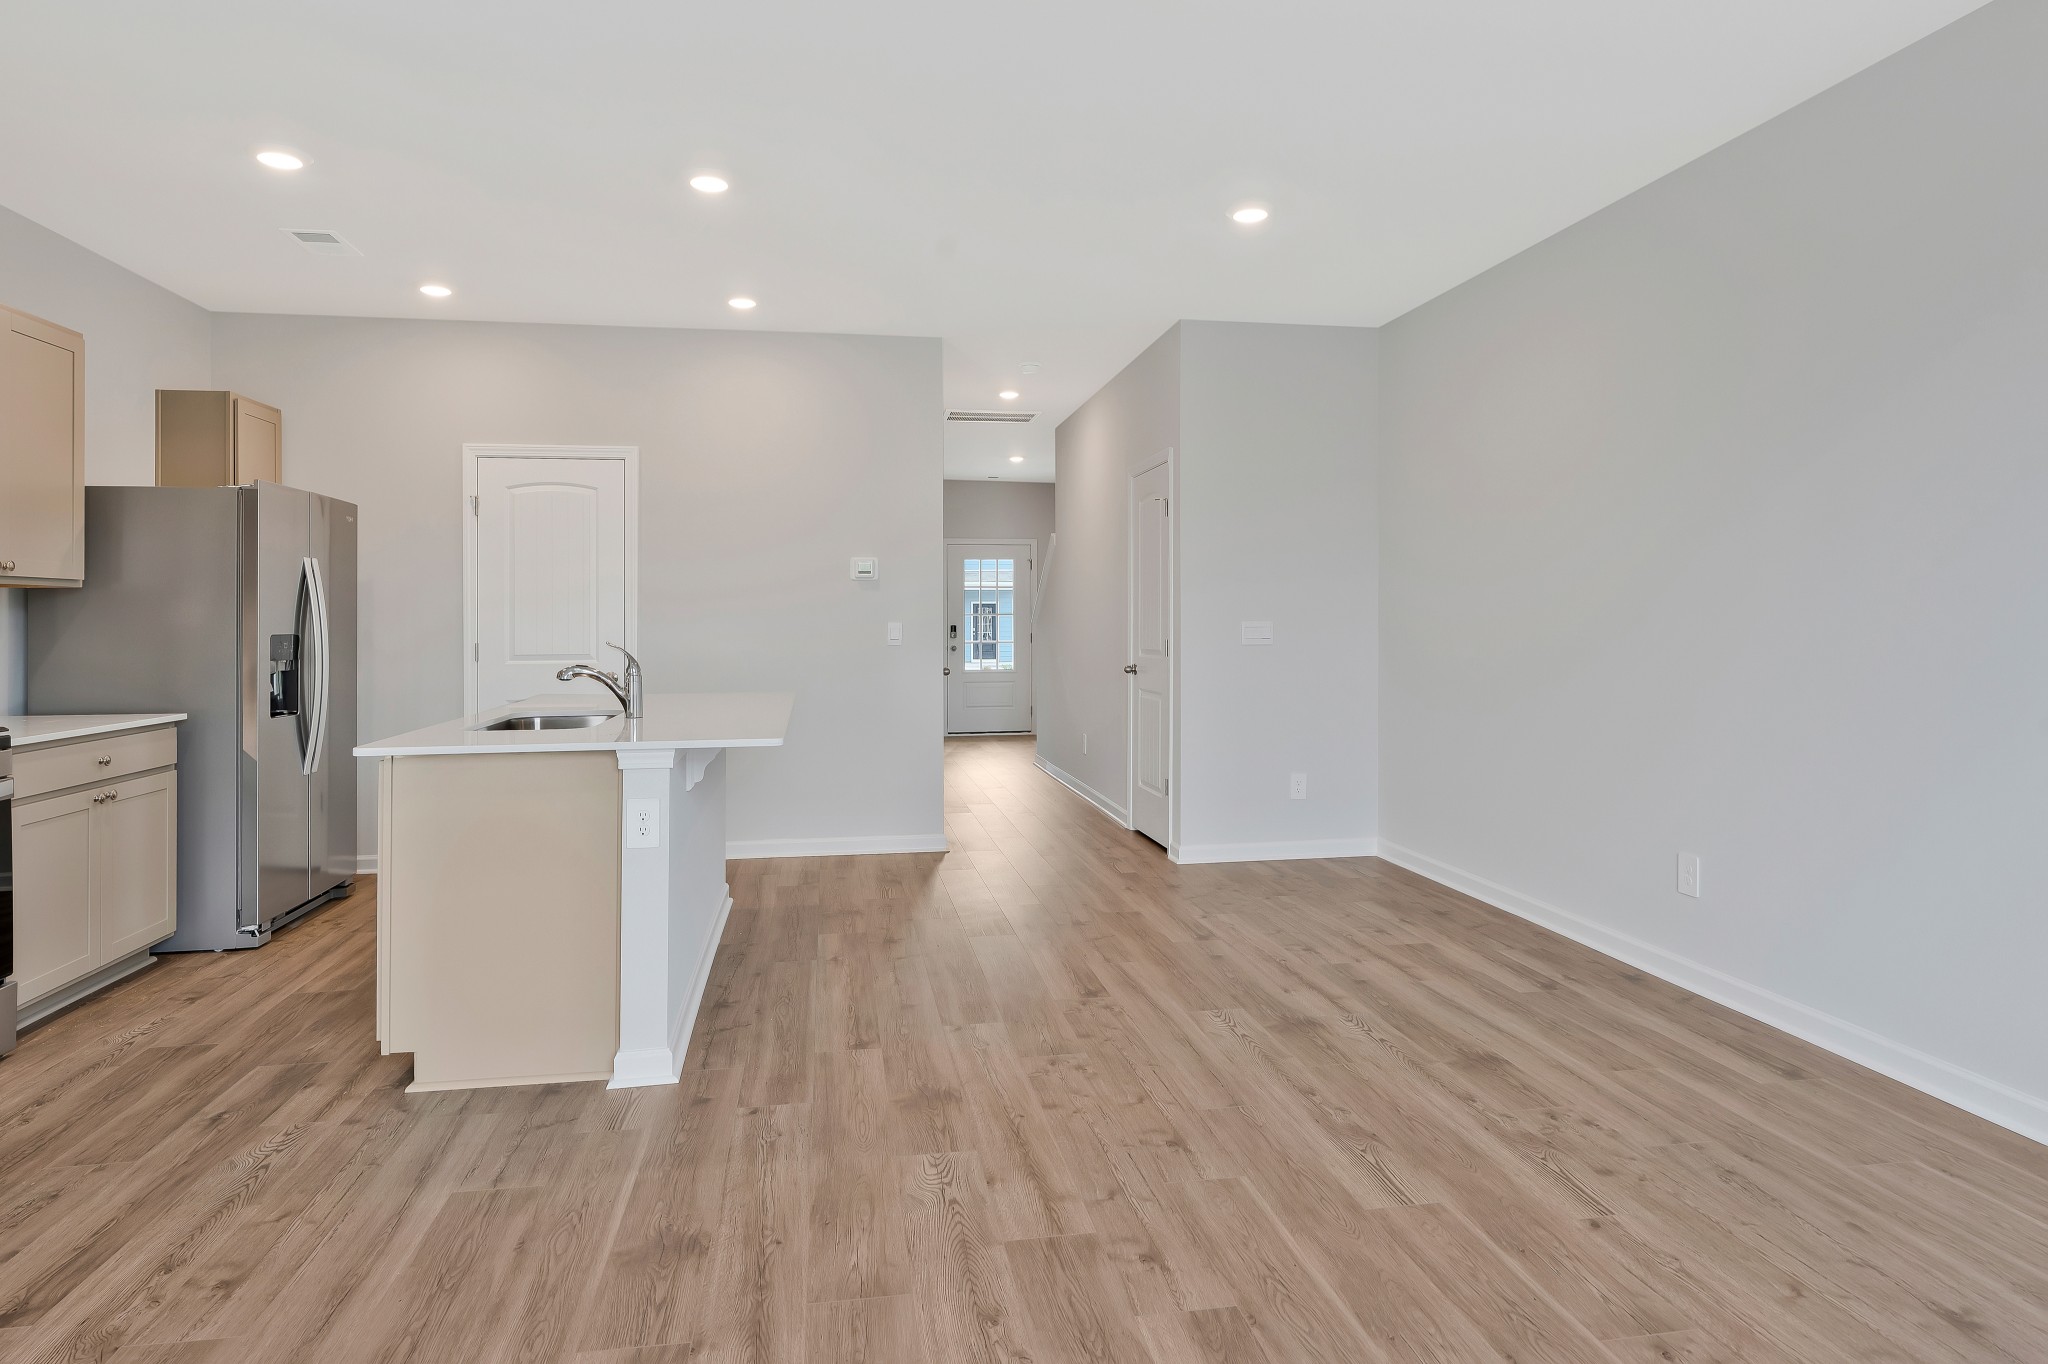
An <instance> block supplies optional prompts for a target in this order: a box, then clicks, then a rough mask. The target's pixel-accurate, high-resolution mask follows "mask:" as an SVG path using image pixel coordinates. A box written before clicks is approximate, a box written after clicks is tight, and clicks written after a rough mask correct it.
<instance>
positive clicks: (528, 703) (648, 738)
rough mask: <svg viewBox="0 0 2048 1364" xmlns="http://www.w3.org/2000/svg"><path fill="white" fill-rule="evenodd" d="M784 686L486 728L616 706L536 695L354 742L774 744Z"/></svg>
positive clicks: (687, 695)
mask: <svg viewBox="0 0 2048 1364" xmlns="http://www.w3.org/2000/svg"><path fill="white" fill-rule="evenodd" d="M794 701H795V698H794V697H793V696H792V695H791V694H790V693H788V692H671V693H664V694H662V695H658V696H649V697H648V698H647V707H646V709H647V714H646V715H645V716H644V717H643V718H641V719H639V720H634V721H629V720H626V719H625V718H624V717H622V716H618V715H616V714H614V716H613V718H612V719H609V720H607V721H605V722H604V723H603V724H601V725H597V726H594V727H593V728H590V729H525V730H521V729H485V728H483V726H485V725H487V724H489V723H490V722H491V721H493V720H498V719H502V718H504V717H505V716H507V715H534V714H542V713H547V714H560V713H564V712H581V711H599V710H602V711H612V712H616V711H617V709H618V704H617V703H616V702H614V701H613V700H612V699H611V698H610V697H604V698H602V704H598V702H597V700H596V699H594V698H592V697H591V696H589V695H587V694H586V695H581V696H535V697H531V698H529V699H528V700H525V701H521V702H519V703H518V704H517V705H511V706H500V707H498V708H497V709H496V710H487V711H485V712H484V713H483V714H481V715H465V716H463V717H462V718H461V719H459V720H447V721H443V722H442V723H441V724H438V725H428V726H427V727H426V728H425V729H416V730H413V731H412V732H411V733H409V734H400V735H398V736H397V737H395V738H390V739H379V740H377V741H376V742H375V743H368V744H358V745H357V746H356V756H357V757H358V758H399V757H419V756H423V755H427V754H455V753H617V752H621V751H624V750H627V749H646V748H776V747H780V746H781V744H782V737H783V735H784V734H786V733H787V732H788V730H789V711H790V706H791V705H792V704H793V702H794Z"/></svg>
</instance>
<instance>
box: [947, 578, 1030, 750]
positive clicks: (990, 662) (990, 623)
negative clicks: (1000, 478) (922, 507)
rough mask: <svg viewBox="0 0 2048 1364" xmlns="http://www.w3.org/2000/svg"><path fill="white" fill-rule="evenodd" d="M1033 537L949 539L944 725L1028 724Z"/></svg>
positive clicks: (999, 728) (1014, 727)
mask: <svg viewBox="0 0 2048 1364" xmlns="http://www.w3.org/2000/svg"><path fill="white" fill-rule="evenodd" d="M1035 557H1036V551H1035V548H1034V547H1033V545H1032V543H1031V541H1029V540H1019V541H1015V542H1011V543H997V542H993V541H974V542H972V543H968V542H951V541H949V542H948V543H947V545H946V601H947V607H946V668H947V673H946V730H947V732H948V733H951V734H1022V733H1028V732H1029V731H1030V730H1031V587H1032V581H1033V579H1032V571H1033V568H1034V567H1035V565H1034V564H1033V559H1034V558H1035Z"/></svg>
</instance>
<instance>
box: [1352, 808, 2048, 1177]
mask: <svg viewBox="0 0 2048 1364" xmlns="http://www.w3.org/2000/svg"><path fill="white" fill-rule="evenodd" d="M1379 855H1380V856H1381V857H1383V858H1385V859H1386V860H1387V861H1389V862H1392V863H1393V864H1394V865H1396V866H1399V867H1406V868H1407V869H1408V870H1409V871H1412V872H1414V873H1415V874H1416V875H1418V876H1426V877H1428V878H1429V879H1430V880H1432V881H1435V882H1437V883H1438V884H1439V885H1444V886H1449V887H1450V888H1451V889H1452V890H1456V891H1462V892H1463V893H1464V894H1466V895H1469V896H1471V897H1472V898H1473V899H1475V900H1483V901H1485V902H1486V903H1487V904H1489V905H1492V906H1493V907H1494V908H1496V909H1503V910H1506V911H1507V912H1508V913H1510V914H1513V915H1515V916H1516V917H1517V918H1522V919H1527V920H1529V922H1531V923H1535V924H1541V925H1542V926H1543V927H1545V928H1547V929H1549V930H1551V931H1552V932H1553V933H1559V934H1562V935H1563V936H1565V937H1567V938H1570V939H1571V940H1572V941H1573V942H1576V943H1580V944H1582V945H1584V946H1586V947H1590V948H1592V949H1593V950H1594V951H1596V952H1599V953H1602V954H1604V955H1606V956H1610V957H1613V958H1614V959H1615V960H1617V961H1623V962H1627V963H1628V964H1629V965H1630V966H1633V967H1635V968H1636V969H1637V970H1639V971H1647V972H1648V973H1650V974H1651V975H1653V976H1656V977H1657V978H1658V979H1659V980H1665V981H1669V982H1670V983H1671V984H1673V985H1676V986H1678V987H1679V988H1681V989H1684V990H1690V991H1691V992H1692V993H1694V994H1696V995H1700V996H1703V997H1704V998H1707V999H1711V1000H1713V1001H1714V1002H1715V1003H1716V1004H1722V1005H1725V1006H1727V1007H1728V1008H1730V1009H1733V1010H1735V1011H1736V1012H1737V1013H1739V1014H1746V1015H1748V1016H1749V1017H1751V1018H1754V1019H1755V1020H1757V1021H1758V1022H1759V1023H1768V1024H1769V1025H1770V1026H1771V1027H1774V1028H1776V1029H1778V1030H1779V1031H1780V1032H1787V1033H1790V1034H1792V1036H1794V1037H1797V1038H1800V1039H1801V1040H1803V1041H1807V1042H1811V1043H1812V1044H1813V1045H1814V1046H1816V1047H1819V1048H1821V1049H1822V1050H1824V1051H1831V1052H1833V1053H1834V1054H1835V1055H1837V1056H1841V1057H1844V1058H1846V1059H1848V1060H1851V1061H1854V1062H1855V1063H1856V1064H1857V1065H1859V1066H1865V1067H1867V1068H1869V1069H1871V1070H1874V1071H1876V1072H1877V1073H1878V1074H1880V1075H1888V1076H1890V1077H1891V1078H1892V1079H1894V1080H1897V1081H1898V1082H1899V1083H1900V1084H1903V1085H1910V1086H1911V1087H1912V1088H1914V1089H1917V1090H1919V1091H1920V1092H1921V1093H1923V1094H1931V1095H1933V1096H1934V1097H1935V1098H1937V1099H1940V1100H1941V1101H1942V1102H1943V1103H1949V1104H1954V1105H1955V1106H1956V1107H1957V1108H1960V1109H1962V1110H1963V1111H1964V1112H1966V1113H1974V1114H1976V1115H1977V1116H1978V1117H1980V1118H1983V1119H1984V1120H1986V1121H1987V1122H1994V1123H1997V1124H1998V1125H1999V1126H2000V1127H2004V1128H2007V1129H2009V1130H2011V1131H2014V1132H2017V1133H2019V1134H2020V1135H2021V1136H2023V1137H2030V1138H2032V1139H2033V1140H2035V1141H2038V1142H2043V1143H2048V1100H2043V1099H2040V1098H2036V1097H2035V1096H2034V1095H2031V1094H2027V1093H2023V1092H2022V1091H2020V1090H2017V1089H2014V1088H2012V1087H2011V1086H2010V1085H2006V1084H2002V1083H2001V1082H1999V1081H1997V1080H1994V1079H1992V1078H1991V1077H1990V1076H1988V1075H1979V1074H1977V1073H1976V1072H1975V1071H1973V1070H1968V1069H1965V1068H1964V1067H1962V1066H1958V1065H1955V1064H1953V1063H1951V1062H1948V1061H1944V1060H1942V1059H1941V1058H1940V1057H1938V1056H1929V1055H1928V1054H1927V1053H1926V1052H1924V1051H1919V1050H1916V1049H1915V1048H1913V1047H1909V1046H1907V1045H1905V1044H1904V1043H1902V1042H1894V1041H1893V1040H1892V1039H1890V1038H1888V1037H1883V1036H1880V1035H1879V1034H1877V1033H1874V1032H1872V1031H1870V1029H1868V1028H1865V1027H1863V1026H1861V1025H1860V1024H1856V1023H1851V1022H1849V1021H1848V1020H1847V1019H1844V1018H1837V1017H1835V1016H1834V1015H1833V1014H1830V1013H1824V1012H1822V1011H1821V1010H1819V1009H1816V1008H1813V1007H1811V1006H1810V1005H1806V1004H1801V1003H1800V1002H1799V1001H1798V1000H1796V999H1788V998H1786V997H1785V996H1784V995H1781V994H1777V993H1776V992H1774V991H1771V990H1766V989H1764V988H1763V987H1762V986H1759V985H1752V984H1750V983H1749V982H1748V981H1744V980H1738V979H1736V978H1735V977H1734V976H1731V975H1727V974H1725V973H1724V972H1721V971H1717V970H1715V969H1714V968H1713V967H1711V966H1705V965H1702V964H1701V963H1699V962H1696V961H1692V960H1690V959H1688V958H1686V957H1681V956H1678V955H1677V954H1675V953H1672V952H1667V951H1665V950H1664V949H1663V948H1661V947H1657V946H1654V945H1652V944H1650V943H1646V942H1644V941H1642V940H1641V939H1639V938H1633V937H1630V936H1629V935H1628V934H1626V933H1619V932H1616V931H1615V930H1613V929H1611V928H1605V927H1603V926H1601V925H1600V924H1596V923H1594V922H1592V921H1591V920H1588V919H1582V918H1580V917H1579V916H1578V915H1576V914H1572V913H1570V912H1569V911H1567V910H1562V909H1559V908H1558V907H1557V906H1555V905H1550V904H1545V903H1544V902H1543V901H1541V900H1532V899H1530V898H1529V897H1528V896H1526V895H1521V894H1518V893H1517V892H1515V891H1512V890H1509V889H1508V888H1507V887H1506V886H1502V885H1496V884H1495V883H1494V882H1492V881H1489V880H1487V879H1486V878H1485V877H1482V876H1474V875H1473V874H1472V873H1470V872H1466V871H1460V870H1459V869H1458V868H1456V867H1453V866H1449V865H1447V864H1445V863H1442V862H1439V861H1437V860H1436V859H1434V858H1432V857H1428V856H1425V855H1424V854H1422V853H1419V852H1416V851H1414V850H1413V849H1411V848H1403V847H1400V846H1398V845H1396V844H1393V843H1384V842H1383V843H1381V844H1380V852H1379Z"/></svg>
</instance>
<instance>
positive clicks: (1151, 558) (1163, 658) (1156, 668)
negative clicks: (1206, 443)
mask: <svg viewBox="0 0 2048 1364" xmlns="http://www.w3.org/2000/svg"><path fill="white" fill-rule="evenodd" d="M1169 469H1170V466H1169V465H1166V464H1155V465H1153V466H1152V467H1151V468H1150V469H1147V470H1145V472H1143V473H1141V474H1138V475H1136V476H1135V477H1133V478H1132V479H1131V614H1130V620H1131V662H1130V664H1129V665H1128V666H1127V667H1126V668H1125V669H1124V671H1125V672H1126V673H1128V674H1129V675H1130V680H1131V827H1132V828H1134V829H1136V830H1137V831H1138V832H1139V833H1141V834H1144V835H1145V836H1146V837H1147V838H1150V839H1152V840H1153V841H1154V842H1157V843H1160V844H1165V843H1166V842H1167V835H1168V829H1167V823H1168V816H1167V810H1168V803H1167V794H1168V790H1169V783H1170V782H1171V781H1172V772H1173V682H1172V671H1173V660H1172V654H1173V641H1172V639H1171V637H1170V636H1171V631H1172V622H1173V537H1172V535H1171V534H1170V533H1169V530H1168V519H1167V518H1168V516H1169V514H1170V513H1171V511H1172V508H1171V506H1170V505H1169V504H1168V501H1167V492H1168V481H1169Z"/></svg>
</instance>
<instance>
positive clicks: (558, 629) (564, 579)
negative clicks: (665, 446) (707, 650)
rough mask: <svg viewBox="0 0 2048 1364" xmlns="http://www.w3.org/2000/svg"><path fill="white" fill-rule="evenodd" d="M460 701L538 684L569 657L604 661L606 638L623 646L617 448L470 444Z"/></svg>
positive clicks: (623, 508) (577, 685) (626, 528)
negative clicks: (520, 448)
mask: <svg viewBox="0 0 2048 1364" xmlns="http://www.w3.org/2000/svg"><path fill="white" fill-rule="evenodd" d="M472 453H473V454H474V456H475V462H476V475H475V484H474V487H475V492H474V494H473V500H472V501H471V503H470V508H469V510H470V514H471V515H472V517H473V518H474V526H473V535H472V537H471V544H472V555H473V558H472V561H471V566H470V578H471V581H470V596H471V609H472V612H473V614H472V617H471V641H470V655H471V657H470V660H469V662H470V674H471V678H472V685H471V695H470V704H471V709H472V710H476V711H481V710H488V709H490V708H491V707H493V706H501V705H505V704H507V703H509V702H513V701H523V700H525V699H526V698H527V697H530V696H535V695H540V694H542V693H548V692H553V693H557V694H559V693H562V692H571V691H576V692H581V691H589V692H590V693H591V694H592V695H591V700H592V701H594V702H601V703H602V708H604V709H616V702H614V701H613V700H612V698H611V697H610V696H609V695H606V694H605V692H604V690H603V688H601V687H599V686H598V685H597V684H596V683H594V682H574V683H569V682H557V681H556V680H555V673H556V672H557V671H559V670H560V669H562V668H564V667H566V666H568V665H569V664H572V663H592V664H595V665H597V666H598V667H600V668H604V669H606V670H608V671H613V672H616V671H618V670H619V669H621V668H622V667H624V664H625V661H624V659H623V658H621V657H620V655H619V653H618V651H617V650H616V649H614V648H612V647H611V646H612V645H614V644H621V645H624V646H625V647H626V648H628V649H631V648H634V647H635V646H636V644H637V641H636V640H635V639H634V637H633V636H634V634H635V633H636V632H635V631H634V629H633V622H632V602H631V598H632V595H633V593H632V578H633V573H632V566H631V563H630V560H629V553H630V549H631V542H632V538H633V537H632V535H631V533H630V524H629V517H630V515H631V510H630V508H629V500H630V492H631V487H630V485H631V482H632V480H631V479H630V477H629V463H628V460H627V459H626V458H624V457H623V452H619V453H620V456H621V457H617V458H605V457H583V456H576V455H569V454H566V453H565V454H558V455H553V456H550V455H545V454H541V453H538V451H537V452H536V453H535V454H532V455H528V454H524V453H495V452H491V451H490V450H487V449H481V448H478V447H472Z"/></svg>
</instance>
